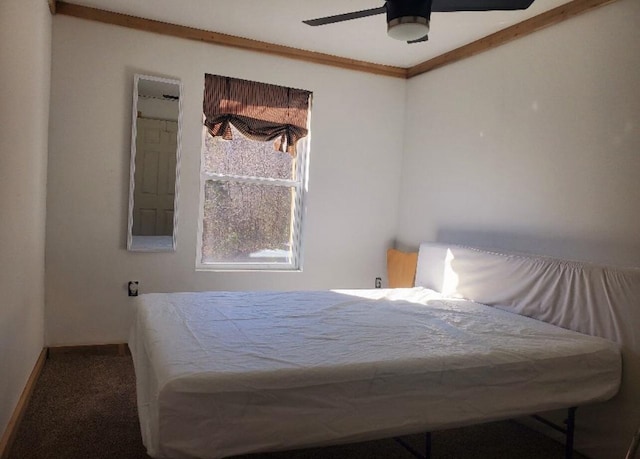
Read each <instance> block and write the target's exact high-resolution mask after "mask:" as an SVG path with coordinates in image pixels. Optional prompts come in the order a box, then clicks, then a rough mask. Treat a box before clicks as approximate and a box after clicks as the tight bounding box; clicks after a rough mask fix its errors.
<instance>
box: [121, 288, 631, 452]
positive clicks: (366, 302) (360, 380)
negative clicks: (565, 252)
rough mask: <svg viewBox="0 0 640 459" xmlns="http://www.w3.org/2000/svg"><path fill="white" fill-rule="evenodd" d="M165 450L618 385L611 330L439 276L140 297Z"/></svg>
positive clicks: (332, 431)
mask: <svg viewBox="0 0 640 459" xmlns="http://www.w3.org/2000/svg"><path fill="white" fill-rule="evenodd" d="M130 347H131V349H132V354H133V357H134V363H135V368H136V377H137V391H138V409H139V414H140V420H141V427H142V436H143V441H144V444H145V446H146V447H147V451H148V453H149V454H150V455H151V456H153V457H171V458H182V457H206V458H220V457H227V456H231V455H237V454H242V453H248V452H258V451H275V450H283V449H292V448H300V447H306V446H316V445H326V444H336V443H344V442H353V441H361V440H368V439H373V438H383V437H390V436H395V435H401V434H408V433H414V432H421V431H431V430H436V429H442V428H448V427H454V426H459V425H466V424H473V423H478V422H484V421H489V420H495V419H506V418H510V417H513V416H518V415H523V414H529V413H534V412H539V411H545V410H549V409H554V408H562V407H568V406H573V405H583V404H586V403H591V402H596V401H603V400H607V399H609V398H610V397H612V396H613V395H615V393H616V392H617V390H618V387H619V384H620V373H621V364H620V352H619V349H618V346H617V345H616V344H614V343H612V342H610V341H607V340H604V339H601V338H596V337H591V336H587V335H582V334H579V333H576V332H573V331H569V330H565V329H562V328H559V327H555V326H553V325H549V324H547V323H544V322H540V321H537V320H534V319H530V318H527V317H523V316H519V315H517V314H513V313H509V312H505V311H501V310H499V309H496V308H492V307H489V306H484V305H481V304H477V303H473V302H470V301H465V300H456V299H447V298H443V297H442V296H441V295H440V294H438V293H435V292H434V291H431V290H428V289H425V288H420V287H417V288H412V289H393V290H387V289H377V290H352V291H347V290H342V291H322V292H200V293H169V294H146V295H141V296H140V297H138V303H137V313H136V321H135V325H134V327H133V329H132V333H131V339H130Z"/></svg>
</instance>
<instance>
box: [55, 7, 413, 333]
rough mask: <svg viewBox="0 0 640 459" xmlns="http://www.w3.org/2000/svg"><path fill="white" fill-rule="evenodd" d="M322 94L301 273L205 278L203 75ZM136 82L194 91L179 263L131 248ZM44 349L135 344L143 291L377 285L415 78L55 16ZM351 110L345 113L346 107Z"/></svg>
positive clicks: (187, 109)
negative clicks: (200, 223) (200, 265)
mask: <svg viewBox="0 0 640 459" xmlns="http://www.w3.org/2000/svg"><path fill="white" fill-rule="evenodd" d="M205 72H209V73H218V74H222V75H229V76H234V77H239V78H245V79H251V80H256V81H263V82H266V83H273V84H280V85H285V86H292V87H297V88H302V89H307V90H311V91H313V92H314V101H313V111H312V119H311V123H312V143H311V161H310V180H309V194H308V203H307V204H308V206H307V215H306V220H305V225H306V232H305V234H304V237H305V241H304V271H303V272H301V273H246V272H245V273H213V272H195V256H196V232H197V215H198V205H199V202H198V200H199V165H200V143H201V117H202V92H203V81H204V73H205ZM134 73H146V74H150V75H156V76H164V77H169V78H177V79H180V80H182V81H183V84H184V101H183V102H184V118H183V119H184V132H183V149H182V172H181V174H182V176H181V182H180V201H179V208H178V212H179V225H178V230H177V231H178V232H177V237H178V243H177V252H176V253H168V254H167V253H160V254H145V253H129V252H127V251H126V250H125V242H126V239H125V238H126V215H127V202H128V201H127V199H128V197H127V193H128V183H129V176H128V164H129V142H130V141H129V138H130V122H131V115H130V113H131V94H132V84H133V74H134ZM51 97H52V98H51V129H50V158H49V176H48V180H49V188H48V197H47V206H48V207H47V214H48V218H47V249H46V254H47V275H46V292H47V293H46V300H47V306H46V342H47V344H48V345H65V344H83V343H108V342H119V341H125V340H126V339H127V335H128V328H129V321H130V318H131V312H132V311H131V307H132V301H131V300H130V299H129V298H128V297H127V296H126V282H127V281H128V280H139V281H140V283H141V290H142V291H143V292H154V291H185V290H222V289H229V290H237V289H278V290H281V289H324V288H335V287H372V286H373V283H374V278H375V277H376V276H382V275H384V269H385V249H386V247H387V246H388V245H389V244H390V242H391V241H392V239H393V237H394V233H395V222H396V218H397V214H396V210H397V205H398V204H397V195H398V190H399V183H400V172H401V162H400V160H399V158H400V156H401V148H402V138H401V135H402V134H401V133H402V126H403V120H404V97H405V81H403V80H400V79H394V78H388V77H379V76H373V75H368V74H364V73H358V72H353V71H348V70H342V69H337V68H330V67H325V66H320V65H314V64H308V63H304V62H300V61H294V60H288V59H284V58H278V57H272V56H268V55H264V54H258V53H252V52H247V51H240V50H234V49H231V48H224V47H218V46H212V45H208V44H204V43H198V42H193V41H186V40H181V39H176V38H172V37H165V36H160V35H154V34H150V33H145V32H139V31H133V30H129V29H124V28H119V27H116V26H109V25H104V24H99V23H96V22H89V21H84V20H79V19H75V18H71V17H66V16H60V15H58V16H56V17H55V19H54V27H53V66H52V80H51ZM336 107H342V110H336Z"/></svg>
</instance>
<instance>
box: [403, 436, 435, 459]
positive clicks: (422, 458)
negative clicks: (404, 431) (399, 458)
mask: <svg viewBox="0 0 640 459" xmlns="http://www.w3.org/2000/svg"><path fill="white" fill-rule="evenodd" d="M424 435H425V437H424V438H425V445H424V455H423V454H422V453H421V452H420V451H418V450H417V449H415V448H414V447H413V446H411V445H410V444H409V443H407V442H406V441H404V439H402V438H401V437H395V438H394V440H395V441H396V442H397V443H398V444H399V445H401V446H402V447H403V448H404V449H406V450H407V451H409V452H410V453H411V454H412V455H413V456H414V457H416V458H418V459H431V432H427V433H425V434H424Z"/></svg>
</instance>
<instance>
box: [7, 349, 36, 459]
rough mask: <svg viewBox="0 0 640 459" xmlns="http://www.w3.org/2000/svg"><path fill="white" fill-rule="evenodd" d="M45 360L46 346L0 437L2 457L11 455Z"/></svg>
mask: <svg viewBox="0 0 640 459" xmlns="http://www.w3.org/2000/svg"><path fill="white" fill-rule="evenodd" d="M45 360H47V348H46V347H45V348H43V349H42V351H40V356H38V360H37V361H36V364H35V366H34V367H33V370H32V371H31V375H29V379H28V380H27V384H26V385H25V386H24V389H23V390H22V394H21V395H20V398H19V399H18V404H17V405H16V408H15V409H14V410H13V414H12V415H11V418H9V423H8V424H7V428H6V430H5V431H4V435H2V439H0V459H7V458H8V457H9V450H10V449H11V446H12V445H13V442H14V440H15V438H16V435H17V433H18V427H19V426H20V421H22V417H23V416H24V414H25V412H26V411H27V406H29V401H30V400H31V395H32V394H33V389H34V388H35V386H36V382H38V378H39V377H40V373H41V372H42V368H43V367H44V362H45Z"/></svg>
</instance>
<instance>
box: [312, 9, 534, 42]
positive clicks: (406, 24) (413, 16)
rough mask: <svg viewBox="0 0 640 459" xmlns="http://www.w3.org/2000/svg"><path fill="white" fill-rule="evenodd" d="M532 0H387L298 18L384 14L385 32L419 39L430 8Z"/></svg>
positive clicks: (329, 19) (321, 21)
mask: <svg viewBox="0 0 640 459" xmlns="http://www.w3.org/2000/svg"><path fill="white" fill-rule="evenodd" d="M533 1H534V0H387V1H386V2H384V5H382V6H381V7H379V8H371V9H368V10H362V11H353V12H351V13H344V14H337V15H335V16H327V17H324V18H318V19H310V20H307V21H302V22H304V23H305V24H308V25H310V26H320V25H326V24H333V23H335V22H343V21H350V20H352V19H360V18H366V17H368V16H375V15H377V14H382V13H386V14H387V34H389V36H390V37H391V38H395V39H396V40H402V41H406V42H407V43H419V42H422V41H427V40H428V39H429V35H428V34H429V20H430V17H431V12H432V11H436V12H448V11H491V10H524V9H527V8H528V7H529V6H530V5H531V4H532V3H533Z"/></svg>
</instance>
